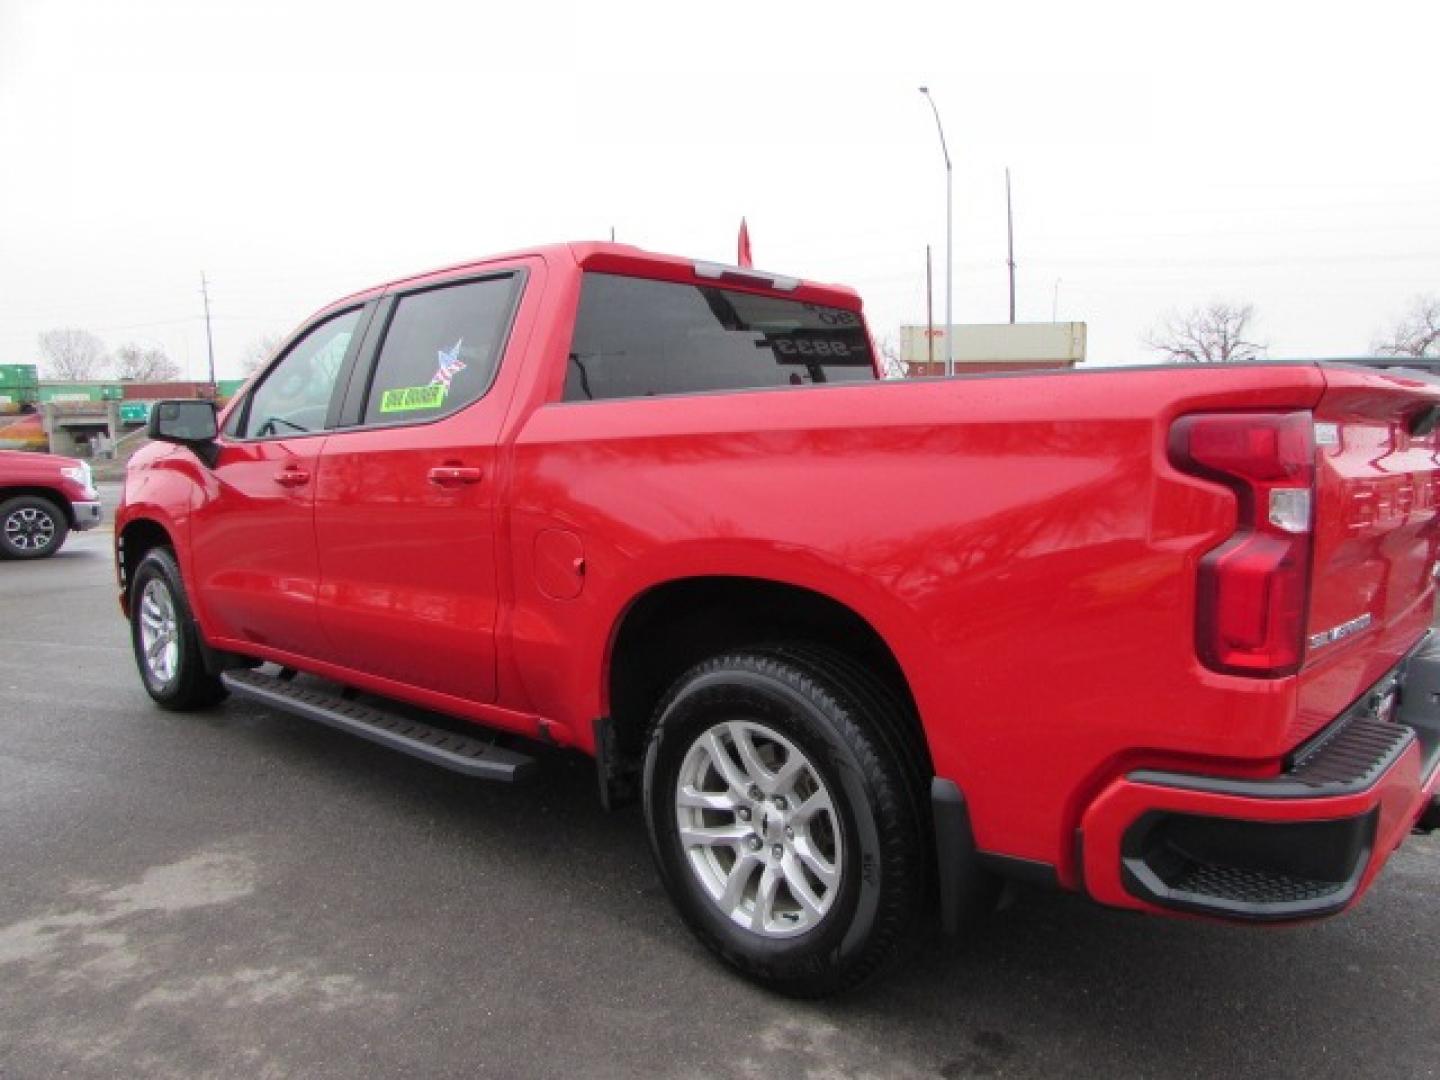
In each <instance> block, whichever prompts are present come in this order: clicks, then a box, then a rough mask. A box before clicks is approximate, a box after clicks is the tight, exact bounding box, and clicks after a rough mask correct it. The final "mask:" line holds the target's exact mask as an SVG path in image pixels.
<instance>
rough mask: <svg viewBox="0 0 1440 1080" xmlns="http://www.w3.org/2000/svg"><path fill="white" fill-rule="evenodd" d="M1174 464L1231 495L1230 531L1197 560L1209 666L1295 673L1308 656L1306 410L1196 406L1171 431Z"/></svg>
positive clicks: (1202, 646) (1311, 454) (1199, 642)
mask: <svg viewBox="0 0 1440 1080" xmlns="http://www.w3.org/2000/svg"><path fill="white" fill-rule="evenodd" d="M1170 460H1171V461H1172V462H1173V463H1174V465H1175V467H1176V468H1177V469H1180V470H1181V471H1182V472H1186V473H1189V474H1190V475H1192V476H1200V477H1204V478H1206V479H1209V480H1214V481H1216V482H1218V483H1221V484H1224V485H1225V486H1226V487H1228V488H1230V490H1231V491H1233V492H1234V493H1235V499H1236V504H1237V512H1236V523H1235V533H1234V535H1232V536H1231V537H1230V539H1228V540H1226V541H1225V543H1223V544H1221V545H1220V546H1219V547H1217V548H1215V549H1214V550H1212V551H1210V552H1208V553H1207V554H1206V555H1205V557H1204V558H1203V559H1201V560H1200V572H1199V575H1198V582H1197V588H1198V596H1197V604H1196V617H1195V644H1196V648H1197V650H1198V652H1199V654H1200V659H1201V660H1202V661H1203V662H1204V663H1205V665H1206V666H1207V667H1211V668H1214V669H1215V670H1216V671H1223V672H1227V673H1229V674H1234V675H1259V676H1267V677H1271V678H1273V677H1277V676H1281V675H1292V674H1294V673H1295V672H1296V671H1298V670H1299V668H1300V663H1301V661H1302V660H1303V659H1304V655H1305V652H1304V650H1305V617H1306V603H1307V600H1308V598H1309V594H1310V548H1311V543H1310V532H1311V528H1310V527H1311V518H1312V514H1313V505H1314V490H1315V424H1314V420H1313V418H1312V417H1311V415H1310V413H1308V412H1291V413H1201V414H1197V415H1195V416H1186V417H1182V418H1181V419H1180V420H1177V421H1176V422H1175V426H1174V427H1173V428H1171V431H1170Z"/></svg>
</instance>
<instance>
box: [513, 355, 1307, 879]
mask: <svg viewBox="0 0 1440 1080" xmlns="http://www.w3.org/2000/svg"><path fill="white" fill-rule="evenodd" d="M1320 389H1321V382H1320V379H1319V376H1318V374H1317V373H1316V372H1315V370H1314V369H1313V368H1309V367H1269V368H1266V367H1256V368H1229V369H1226V370H1203V369H1199V370H1180V369H1168V370H1164V371H1133V370H1132V371H1126V370H1111V371H1103V370H1102V371H1097V372H1094V373H1086V374H1076V375H1063V376H1053V375H1033V376H1017V377H994V378H976V379H957V380H935V381H908V382H904V383H879V384H866V385H862V386H833V387H823V388H804V389H794V390H789V389H780V390H773V391H760V392H752V393H733V394H714V395H695V396H684V397H668V398H651V399H643V400H629V401H608V402H593V403H591V402H586V403H576V404H551V405H547V406H545V407H542V408H539V409H538V410H536V411H535V412H534V413H533V415H531V416H530V417H529V419H528V421H526V422H525V424H524V426H523V429H522V430H521V431H520V432H519V434H518V436H517V437H516V440H515V443H514V447H513V474H512V481H511V484H512V490H511V495H510V522H509V532H510V536H511V539H512V551H513V558H514V579H513V580H514V589H515V599H516V608H515V615H514V626H513V634H514V644H513V647H514V650H515V660H516V671H517V672H518V673H519V677H520V679H521V680H522V687H521V689H522V693H523V695H524V697H525V699H526V700H525V702H524V703H523V704H524V706H526V707H529V708H532V709H533V710H534V711H536V712H539V713H541V714H544V715H547V716H552V717H555V718H556V719H557V720H558V721H560V722H561V723H563V724H566V725H569V726H571V727H572V728H573V730H574V732H575V733H576V737H577V741H578V742H580V743H581V744H582V745H584V744H586V743H587V741H588V731H589V726H590V722H591V721H592V720H593V719H594V717H596V716H599V715H603V714H604V712H605V710H606V702H605V700H604V689H603V688H604V686H605V665H606V659H607V648H608V645H609V642H610V640H611V634H612V633H613V630H614V628H615V626H616V624H617V621H618V619H619V618H620V616H621V614H622V613H623V612H624V611H625V609H626V608H627V607H628V605H629V604H630V603H631V602H632V601H633V600H634V599H635V598H637V597H638V596H640V595H642V594H643V593H644V592H645V591H646V590H647V589H649V588H652V587H654V586H656V585H658V584H661V583H663V582H666V581H670V580H674V579H678V578H684V577H689V576H702V575H737V576H751V577H760V578H767V579H772V580H776V581H783V582H789V583H792V584H796V585H800V586H803V587H807V588H811V589H814V590H816V591H819V592H822V593H825V594H827V595H829V596H831V597H833V598H835V599H837V600H839V601H841V602H843V603H845V604H847V605H848V606H850V607H851V608H853V609H854V610H855V611H856V612H858V613H859V614H860V615H862V616H863V617H864V618H866V619H867V620H868V621H869V622H870V623H871V625H872V626H874V627H875V629H876V630H877V631H878V632H879V633H880V634H881V636H882V637H884V638H885V639H886V641H887V642H888V643H889V645H890V647H891V649H892V650H893V651H894V653H895V654H896V657H897V659H898V660H899V662H900V664H901V666H902V668H903V669H904V671H905V674H906V676H907V678H908V679H909V682H910V686H911V688H912V691H913V692H914V695H915V698H916V701H917V704H918V706H919V709H920V713H921V716H922V720H923V723H924V725H925V729H926V732H927V736H928V739H929V742H930V747H931V752H932V756H933V758H934V761H935V765H936V770H937V772H938V774H939V775H941V776H944V777H949V778H951V779H954V780H955V781H956V782H957V783H958V784H959V785H960V786H961V788H962V789H963V790H964V791H965V793H966V795H967V798H968V799H969V800H970V804H971V807H972V812H973V814H974V824H975V830H976V836H977V840H978V842H979V844H980V846H981V847H982V848H983V849H986V850H998V851H1003V852H1005V853H1006V854H1012V855H1018V856H1022V857H1029V858H1035V859H1043V860H1045V861H1048V862H1052V863H1056V864H1060V865H1062V866H1063V865H1064V863H1065V862H1066V859H1067V853H1068V850H1069V848H1070V843H1069V840H1068V839H1067V837H1068V834H1069V830H1070V829H1071V828H1073V824H1074V822H1075V821H1076V820H1077V819H1078V813H1079V810H1080V807H1081V805H1082V804H1083V801H1084V799H1085V797H1087V796H1088V795H1089V794H1090V793H1091V792H1093V791H1094V790H1097V789H1098V786H1099V785H1100V784H1101V783H1103V782H1104V781H1105V780H1107V779H1108V778H1109V777H1110V776H1112V775H1114V773H1115V772H1116V771H1117V770H1118V769H1119V768H1122V767H1124V766H1125V765H1126V764H1127V762H1128V761H1129V760H1131V759H1134V758H1137V757H1138V758H1141V759H1143V760H1145V761H1149V762H1156V763H1160V762H1173V761H1175V760H1176V759H1177V758H1183V759H1184V760H1190V761H1196V760H1200V761H1205V760H1209V759H1210V758H1212V757H1213V758H1214V759H1215V760H1225V759H1238V758H1250V759H1252V763H1253V759H1254V758H1256V757H1263V756H1265V755H1277V754H1278V753H1279V751H1280V749H1281V747H1280V740H1281V739H1282V738H1283V736H1284V733H1285V732H1286V731H1287V730H1288V729H1289V727H1290V726H1291V723H1292V721H1293V717H1294V709H1295V699H1294V680H1293V679H1291V680H1279V681H1276V682H1264V681H1256V680H1244V679H1235V678H1231V677H1227V676H1222V675H1217V674H1214V673H1212V672H1209V671H1206V670H1205V669H1203V668H1201V667H1200V666H1199V664H1198V662H1197V661H1196V659H1195V652H1194V647H1193V620H1194V613H1193V600H1192V598H1193V595H1194V574H1195V566H1196V563H1197V560H1198V558H1199V556H1200V555H1201V554H1203V552H1204V551H1206V550H1208V548H1210V547H1212V546H1213V545H1214V544H1215V543H1216V542H1218V540H1219V539H1220V538H1222V537H1224V536H1226V535H1228V534H1229V532H1230V531H1231V528H1232V526H1233V522H1234V515H1235V507H1234V502H1233V497H1232V496H1230V494H1229V493H1228V492H1226V491H1224V490H1223V489H1220V488H1218V487H1216V486H1215V485H1212V484H1206V483H1203V482H1199V481H1196V480H1194V479H1191V478H1187V477H1183V476H1181V475H1179V474H1178V473H1176V472H1174V470H1172V469H1171V468H1170V467H1169V466H1168V464H1167V463H1166V459H1165V453H1164V444H1165V435H1166V432H1167V430H1168V428H1169V425H1170V422H1171V421H1172V420H1173V419H1174V417H1175V416H1177V415H1179V414H1181V413H1183V412H1187V411H1193V410H1199V409H1209V408H1305V407H1309V406H1312V405H1313V404H1314V403H1315V401H1316V400H1317V399H1318V397H1319V393H1320ZM556 528H558V529H563V530H567V531H569V532H572V533H574V534H575V535H576V536H578V537H579V538H580V542H581V544H582V545H583V550H584V556H585V559H586V578H585V586H584V589H583V591H582V592H581V593H580V595H579V596H578V597H575V598H573V599H566V600H559V599H554V598H552V597H551V596H547V595H546V593H545V592H544V591H542V590H541V588H539V586H538V585H537V576H538V575H541V574H543V572H544V570H543V568H540V567H537V565H536V563H535V557H534V551H535V538H536V536H537V535H538V534H539V533H540V532H541V531H543V530H546V529H556ZM1244 767H1245V766H1242V765H1237V768H1244Z"/></svg>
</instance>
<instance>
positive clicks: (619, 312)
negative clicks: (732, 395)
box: [565, 273, 875, 401]
mask: <svg viewBox="0 0 1440 1080" xmlns="http://www.w3.org/2000/svg"><path fill="white" fill-rule="evenodd" d="M874 378H875V368H874V363H873V361H872V359H871V356H870V339H869V336H868V335H867V334H866V333H865V325H864V323H863V322H862V321H861V318H860V316H859V315H858V314H856V313H855V312H853V311H846V310H844V309H843V308H833V307H824V306H821V305H819V304H810V303H805V302H804V301H801V300H791V299H788V298H786V297H781V296H769V295H761V294H757V293H747V292H739V291H736V290H732V289H720V288H714V287H711V286H708V285H685V284H680V283H676V282H669V281H651V280H647V279H645V278H632V277H621V276H618V275H615V274H599V273H587V274H586V275H585V279H584V283H583V284H582V286H581V293H580V312H579V315H578V316H577V317H576V320H575V337H574V340H573V341H572V343H571V346H570V355H569V358H568V361H567V366H566V372H565V400H566V401H598V400H602V399H604V398H625V397H649V396H652V395H656V394H686V393H695V392H697V391H704V390H753V389H757V388H760V387H766V386H803V385H808V384H811V383H823V382H841V381H853V380H873V379H874Z"/></svg>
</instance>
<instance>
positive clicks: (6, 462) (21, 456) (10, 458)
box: [0, 450, 80, 472]
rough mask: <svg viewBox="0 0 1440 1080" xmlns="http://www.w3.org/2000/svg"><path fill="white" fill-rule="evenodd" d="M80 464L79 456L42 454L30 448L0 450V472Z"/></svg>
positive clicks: (62, 467) (63, 467)
mask: <svg viewBox="0 0 1440 1080" xmlns="http://www.w3.org/2000/svg"><path fill="white" fill-rule="evenodd" d="M79 464H80V461H79V460H78V459H77V458H71V457H63V456H61V455H60V454H41V453H36V452H32V451H29V450H0V472H5V471H8V470H11V469H27V470H33V469H35V468H36V467H37V466H50V467H52V468H55V469H73V468H75V466H77V465H79Z"/></svg>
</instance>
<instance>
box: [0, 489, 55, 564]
mask: <svg viewBox="0 0 1440 1080" xmlns="http://www.w3.org/2000/svg"><path fill="white" fill-rule="evenodd" d="M69 532H70V522H68V521H67V520H66V519H65V511H64V510H62V509H60V507H58V506H56V505H55V504H54V503H53V502H51V501H50V500H49V499H45V498H42V497H40V496H39V495H17V496H16V497H15V498H13V499H6V500H5V501H4V502H0V556H3V557H5V558H7V559H43V558H46V557H47V556H50V555H54V554H55V553H56V552H57V551H59V550H60V545H61V544H63V543H65V537H66V535H67V534H68V533H69Z"/></svg>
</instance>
